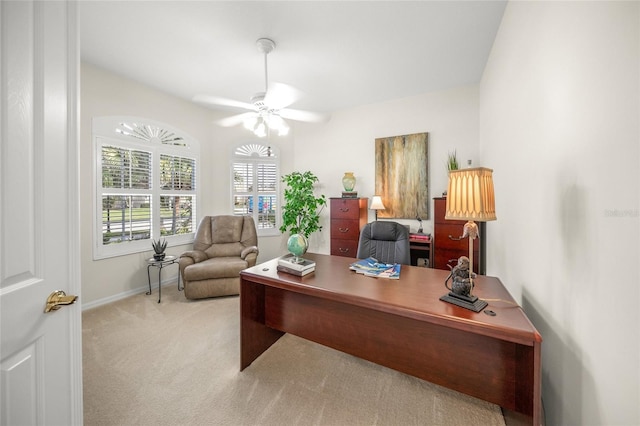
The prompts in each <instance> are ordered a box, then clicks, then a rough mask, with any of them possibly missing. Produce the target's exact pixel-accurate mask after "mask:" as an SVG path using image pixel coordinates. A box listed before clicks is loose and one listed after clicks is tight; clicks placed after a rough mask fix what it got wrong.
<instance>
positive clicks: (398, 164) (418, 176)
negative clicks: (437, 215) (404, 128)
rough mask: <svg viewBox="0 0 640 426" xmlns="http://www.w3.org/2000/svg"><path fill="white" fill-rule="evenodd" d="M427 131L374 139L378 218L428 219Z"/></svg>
mask: <svg viewBox="0 0 640 426" xmlns="http://www.w3.org/2000/svg"><path fill="white" fill-rule="evenodd" d="M428 135H429V134H428V133H414V134H411V135H402V136H392V137H388V138H378V139H376V158H375V161H376V195H380V196H381V197H382V203H383V204H384V206H385V209H384V210H379V211H378V218H395V219H416V218H420V219H421V220H422V219H428V218H429V198H428V197H429V191H428V189H429V185H428V183H429V182H428V176H429V173H428V172H429V161H428V159H429V158H428V153H429V150H428Z"/></svg>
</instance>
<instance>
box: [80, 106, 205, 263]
mask: <svg viewBox="0 0 640 426" xmlns="http://www.w3.org/2000/svg"><path fill="white" fill-rule="evenodd" d="M170 129H171V128H170V127H169V126H167V125H165V124H162V123H155V122H153V121H151V120H147V119H138V118H134V117H101V118H96V119H94V120H93V139H94V153H95V158H96V161H95V162H94V164H96V173H95V176H96V179H95V181H96V192H95V193H96V200H95V201H96V202H95V216H94V217H95V227H94V228H95V232H96V234H95V244H94V259H102V258H106V257H112V256H119V255H123V254H130V253H137V252H143V251H149V250H151V239H156V240H157V239H158V238H165V239H166V240H167V242H168V245H169V246H171V245H179V244H185V243H188V242H191V241H193V236H194V228H195V226H196V224H197V222H196V217H195V211H196V210H195V207H196V198H197V196H196V189H197V185H196V176H197V174H196V171H197V156H198V155H197V154H198V152H197V144H196V142H195V141H193V140H191V139H190V138H188V137H187V136H186V135H184V134H183V133H182V132H179V131H177V130H175V129H174V130H170Z"/></svg>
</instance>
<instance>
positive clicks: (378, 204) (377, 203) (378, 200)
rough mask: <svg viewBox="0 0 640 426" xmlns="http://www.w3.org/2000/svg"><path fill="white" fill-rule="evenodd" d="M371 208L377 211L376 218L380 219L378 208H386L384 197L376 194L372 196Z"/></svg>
mask: <svg viewBox="0 0 640 426" xmlns="http://www.w3.org/2000/svg"><path fill="white" fill-rule="evenodd" d="M369 208H370V209H371V210H373V211H375V212H376V220H378V210H384V204H382V197H380V196H379V195H374V196H373V198H371V207H369Z"/></svg>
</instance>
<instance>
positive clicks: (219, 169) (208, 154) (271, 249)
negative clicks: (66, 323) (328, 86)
mask: <svg viewBox="0 0 640 426" xmlns="http://www.w3.org/2000/svg"><path fill="white" fill-rule="evenodd" d="M81 78H82V80H81V129H80V132H81V133H80V138H81V147H80V158H81V167H80V175H81V182H80V192H81V197H80V203H81V223H80V226H81V245H82V265H81V266H82V303H83V307H91V306H93V305H95V304H100V303H103V302H105V301H109V300H111V299H117V298H120V297H122V296H124V295H128V294H132V293H136V292H139V291H140V290H141V289H143V288H145V287H146V286H147V271H146V269H147V268H146V263H145V260H146V259H148V258H149V257H151V254H152V252H151V246H149V249H150V250H149V252H146V253H138V254H133V255H128V256H119V257H114V258H110V259H103V260H98V261H94V260H93V256H92V244H93V240H92V238H93V193H94V189H93V173H94V170H93V160H92V149H93V142H92V139H91V120H92V118H93V117H99V116H106V115H132V116H137V117H144V118H149V119H152V120H155V121H160V122H164V123H167V124H169V125H171V126H173V127H176V128H178V129H180V130H182V131H184V132H186V133H188V134H189V135H191V136H192V137H193V138H195V139H197V140H198V141H199V143H200V154H201V155H200V168H199V171H198V173H199V174H200V197H199V199H198V207H197V209H198V214H199V215H200V216H203V215H215V214H230V213H231V212H232V209H231V195H230V190H229V182H230V181H229V179H230V172H229V161H230V154H231V152H232V150H233V147H235V146H236V145H237V144H239V143H243V142H249V141H253V140H255V139H253V138H252V137H251V135H250V134H248V132H246V131H244V129H240V130H239V129H222V128H220V127H219V126H216V125H215V124H214V123H213V121H214V119H215V118H219V117H220V113H217V112H213V111H211V110H209V109H206V108H202V107H199V106H197V105H195V104H193V103H191V102H188V101H185V100H182V99H178V98H175V97H173V96H170V95H167V94H165V93H162V92H160V91H158V90H156V89H153V88H151V87H148V86H146V85H144V84H140V83H137V82H134V81H131V80H128V79H125V78H122V77H120V76H118V75H115V74H113V73H111V72H108V71H105V70H103V69H100V68H97V67H95V66H93V65H91V64H89V63H86V62H83V63H82V64H81ZM278 142H279V144H280V145H281V146H282V148H283V149H282V157H283V158H282V164H283V166H284V167H287V166H288V167H290V164H291V163H292V161H293V160H292V154H291V153H290V149H289V146H290V144H291V138H280V140H279V141H278ZM280 246H281V244H280V238H279V237H270V238H263V239H261V240H260V250H261V252H260V256H259V258H258V261H262V260H267V259H269V258H272V257H275V256H278V255H279V254H282V253H281V252H278V248H279V247H280ZM190 247H191V246H190V245H187V246H184V245H183V246H177V247H169V248H168V249H167V253H168V254H174V255H179V254H180V253H182V252H183V251H184V250H186V249H189V248H190ZM177 269H178V268H177V266H171V267H167V268H165V269H163V271H162V274H163V277H162V280H163V282H167V281H172V280H175V279H177V275H178V273H177ZM155 272H157V270H156V269H154V274H152V276H151V282H152V288H153V291H154V294H155V292H156V291H157V273H155Z"/></svg>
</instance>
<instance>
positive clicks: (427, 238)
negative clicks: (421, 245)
mask: <svg viewBox="0 0 640 426" xmlns="http://www.w3.org/2000/svg"><path fill="white" fill-rule="evenodd" d="M409 239H411V240H414V241H424V242H429V241H431V234H409Z"/></svg>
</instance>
